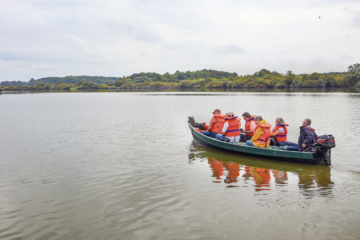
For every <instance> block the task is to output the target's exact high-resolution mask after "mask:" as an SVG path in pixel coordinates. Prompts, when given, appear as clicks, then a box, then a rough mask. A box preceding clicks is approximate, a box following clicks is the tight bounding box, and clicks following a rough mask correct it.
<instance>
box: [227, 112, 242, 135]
mask: <svg viewBox="0 0 360 240" xmlns="http://www.w3.org/2000/svg"><path fill="white" fill-rule="evenodd" d="M225 122H228V123H229V127H228V129H227V130H226V133H225V137H236V136H240V126H241V123H240V118H238V117H237V116H236V117H233V118H225Z"/></svg>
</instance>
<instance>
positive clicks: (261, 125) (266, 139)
mask: <svg viewBox="0 0 360 240" xmlns="http://www.w3.org/2000/svg"><path fill="white" fill-rule="evenodd" d="M258 128H261V129H262V130H263V131H264V133H263V134H261V135H260V137H259V138H258V139H257V140H256V142H257V143H262V144H265V145H266V144H267V143H270V134H271V129H270V128H271V124H270V123H259V124H258V125H257V127H256V128H255V130H254V133H255V132H256V130H257V129H258Z"/></svg>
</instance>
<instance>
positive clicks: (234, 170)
mask: <svg viewBox="0 0 360 240" xmlns="http://www.w3.org/2000/svg"><path fill="white" fill-rule="evenodd" d="M225 166H226V169H227V170H228V172H229V178H230V179H232V178H237V177H238V176H239V175H240V166H239V164H236V163H232V162H229V163H225Z"/></svg>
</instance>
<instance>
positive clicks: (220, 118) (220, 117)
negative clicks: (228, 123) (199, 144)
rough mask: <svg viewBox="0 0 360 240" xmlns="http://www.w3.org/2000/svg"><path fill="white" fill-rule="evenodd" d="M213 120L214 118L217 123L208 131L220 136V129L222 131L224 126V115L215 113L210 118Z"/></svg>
mask: <svg viewBox="0 0 360 240" xmlns="http://www.w3.org/2000/svg"><path fill="white" fill-rule="evenodd" d="M213 118H216V120H217V122H216V123H215V124H214V126H213V127H212V128H211V129H210V131H212V132H215V133H219V134H221V133H222V129H223V127H224V124H225V115H224V114H221V113H215V115H214V116H213V117H212V118H211V120H212V119H213ZM211 120H210V124H211ZM210 124H209V126H210Z"/></svg>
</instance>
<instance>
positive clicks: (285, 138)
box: [272, 123, 289, 142]
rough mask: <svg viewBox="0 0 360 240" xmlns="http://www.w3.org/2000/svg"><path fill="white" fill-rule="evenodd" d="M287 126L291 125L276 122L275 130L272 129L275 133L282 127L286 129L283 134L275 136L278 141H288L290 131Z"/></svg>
mask: <svg viewBox="0 0 360 240" xmlns="http://www.w3.org/2000/svg"><path fill="white" fill-rule="evenodd" d="M286 126H289V125H287V124H282V123H280V124H276V126H275V128H274V130H273V131H272V132H273V133H274V132H276V131H277V130H278V129H279V128H281V127H282V128H284V131H285V133H281V134H278V135H276V136H275V139H276V141H278V142H286V141H287V133H288V131H287V128H286Z"/></svg>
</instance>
